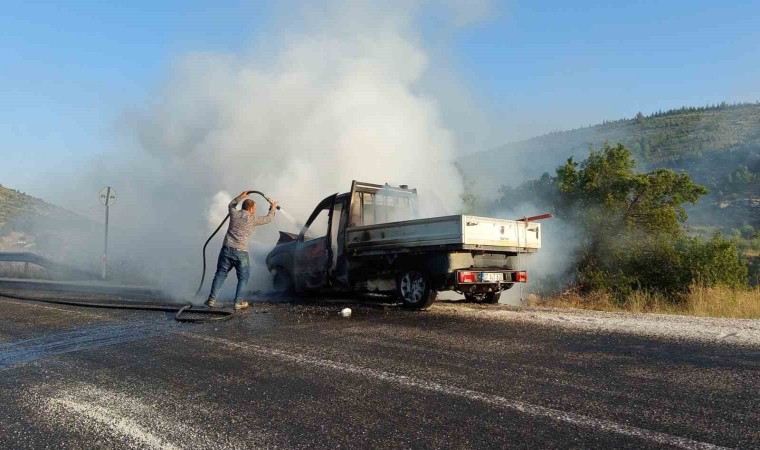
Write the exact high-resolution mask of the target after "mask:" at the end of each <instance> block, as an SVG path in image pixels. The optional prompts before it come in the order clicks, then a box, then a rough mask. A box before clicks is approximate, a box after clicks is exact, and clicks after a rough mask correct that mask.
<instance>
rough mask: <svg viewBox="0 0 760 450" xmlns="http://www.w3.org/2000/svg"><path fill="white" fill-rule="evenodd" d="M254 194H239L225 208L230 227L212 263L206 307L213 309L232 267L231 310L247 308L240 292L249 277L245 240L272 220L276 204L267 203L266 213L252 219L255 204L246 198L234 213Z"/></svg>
mask: <svg viewBox="0 0 760 450" xmlns="http://www.w3.org/2000/svg"><path fill="white" fill-rule="evenodd" d="M251 192H254V191H243V193H242V194H240V195H238V196H237V197H235V198H234V199H233V200H232V201H231V202H230V204H229V205H228V207H227V208H228V210H229V213H230V225H229V228H228V229H227V235H226V236H225V237H224V243H223V244H222V249H221V251H220V252H219V261H218V262H217V264H216V274H215V275H214V281H213V283H211V293H210V294H209V296H208V300H206V303H205V305H206V306H208V307H209V308H213V307H215V306H216V296H217V295H218V294H219V290H221V289H222V285H223V284H224V280H225V279H227V274H228V273H229V271H230V269H232V268H233V267H234V268H235V272H236V273H237V278H238V283H237V290H236V291H235V310H239V309H243V308H247V307H248V302H247V301H245V300H243V298H242V296H243V291H244V290H245V287H246V285H247V284H248V278H250V276H251V263H250V260H249V258H248V238H249V237H250V236H251V232H252V231H253V229H254V228H256V227H257V226H259V225H266V224H268V223H269V222H271V221H272V219H274V214H275V211H276V210H277V202H276V201H273V200H272V201H270V202H269V214H267V215H266V216H256V202H254V201H253V200H250V199H246V200H245V201H243V205H242V209H241V210H237V209H235V207H236V206H237V204H238V203H240V201H241V200H243V198H244V197H247V196H248V195H249V194H250V193H251Z"/></svg>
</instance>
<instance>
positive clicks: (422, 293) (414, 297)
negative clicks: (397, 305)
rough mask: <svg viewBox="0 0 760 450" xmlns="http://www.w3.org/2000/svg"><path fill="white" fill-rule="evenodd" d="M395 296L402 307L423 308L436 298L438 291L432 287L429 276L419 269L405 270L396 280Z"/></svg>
mask: <svg viewBox="0 0 760 450" xmlns="http://www.w3.org/2000/svg"><path fill="white" fill-rule="evenodd" d="M396 297H398V299H399V300H401V304H402V306H404V308H409V309H425V308H427V307H428V306H430V305H432V304H433V302H434V301H435V299H436V298H438V291H436V290H434V289H433V288H432V284H431V282H430V277H428V276H427V275H425V274H424V273H422V272H420V271H419V270H407V271H404V272H402V273H401V274H400V275H399V277H398V279H397V281H396Z"/></svg>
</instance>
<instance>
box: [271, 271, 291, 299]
mask: <svg viewBox="0 0 760 450" xmlns="http://www.w3.org/2000/svg"><path fill="white" fill-rule="evenodd" d="M272 287H273V288H274V291H275V292H277V293H278V294H292V293H293V291H294V289H293V278H292V277H291V276H290V273H289V272H288V271H287V270H285V269H283V268H282V267H277V268H275V269H274V279H273V280H272Z"/></svg>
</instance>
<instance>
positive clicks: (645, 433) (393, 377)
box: [183, 333, 722, 449]
mask: <svg viewBox="0 0 760 450" xmlns="http://www.w3.org/2000/svg"><path fill="white" fill-rule="evenodd" d="M183 334H184V335H185V336H189V337H191V338H194V339H198V340H202V341H207V342H211V343H214V344H218V345H223V346H225V347H227V348H232V349H237V350H240V351H242V352H245V353H248V354H255V355H260V356H265V357H270V358H276V359H279V360H284V361H288V362H292V363H296V364H301V365H308V366H316V367H322V368H326V369H330V370H336V371H340V372H344V373H350V374H353V375H358V376H360V377H364V378H374V379H376V380H379V381H382V382H387V383H394V384H397V385H400V386H404V387H408V388H413V389H420V390H424V391H428V392H436V393H440V394H444V395H449V396H454V397H461V398H466V399H468V400H473V401H478V402H482V403H486V404H489V405H492V406H496V407H500V408H505V409H511V410H514V411H518V412H520V413H522V414H526V415H529V416H534V417H544V418H547V419H550V420H554V421H558V422H565V423H570V424H573V425H576V426H580V427H584V428H587V429H591V430H594V431H597V432H606V433H616V434H620V435H624V436H629V437H634V438H639V439H643V440H646V441H649V442H652V443H655V444H658V445H668V446H673V447H677V448H686V449H719V448H722V447H719V446H716V445H714V444H710V443H706V442H699V441H695V440H691V439H688V438H685V437H680V436H674V435H671V434H667V433H661V432H658V431H652V430H647V429H644V428H638V427H634V426H630V425H624V424H621V423H617V422H613V421H610V420H604V419H597V418H594V417H589V416H584V415H582V414H576V413H569V412H565V411H560V410H557V409H553V408H547V407H544V406H539V405H534V404H531V403H526V402H522V401H519V400H512V399H508V398H505V397H501V396H498V395H494V394H489V393H485V392H479V391H474V390H470V389H466V388H461V387H457V386H451V385H445V384H440V383H435V382H432V381H426V380H422V379H418V378H414V377H409V376H406V375H400V374H395V373H392V372H386V371H383V370H377V369H372V368H368V367H361V366H357V365H353V364H346V363H341V362H337V361H331V360H328V359H321V358H316V357H313V356H308V355H303V354H299V353H292V352H287V351H283V350H277V349H274V348H270V347H263V346H259V345H255V344H242V343H239V342H235V341H231V340H228V339H223V338H217V337H210V336H204V335H195V334H190V333H183Z"/></svg>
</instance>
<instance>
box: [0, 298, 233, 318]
mask: <svg viewBox="0 0 760 450" xmlns="http://www.w3.org/2000/svg"><path fill="white" fill-rule="evenodd" d="M0 297H2V298H9V299H13V300H22V301H28V302H39V303H50V304H54V305H68V306H80V307H85V308H106V309H128V310H132V311H166V312H176V314H175V315H174V320H176V321H177V322H184V323H205V322H216V321H222V320H230V319H232V317H233V312H232V311H222V310H214V309H196V310H193V309H192V307H193V304H192V303H187V304H185V303H161V302H90V301H83V300H59V299H49V298H42V297H27V296H22V295H16V294H12V293H8V292H2V291H0ZM187 313H190V314H198V315H203V316H207V317H188V316H187V315H186V314H187Z"/></svg>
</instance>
